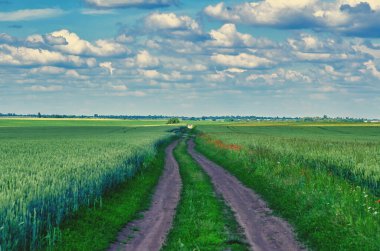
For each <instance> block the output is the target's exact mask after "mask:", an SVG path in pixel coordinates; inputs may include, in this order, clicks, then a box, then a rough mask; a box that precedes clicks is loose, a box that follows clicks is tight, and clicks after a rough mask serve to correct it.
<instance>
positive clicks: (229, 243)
mask: <svg viewBox="0 0 380 251" xmlns="http://www.w3.org/2000/svg"><path fill="white" fill-rule="evenodd" d="M174 154H175V157H176V159H177V161H178V164H179V166H180V174H181V178H182V182H183V187H182V193H181V200H180V203H179V206H178V208H177V213H176V216H175V219H174V225H173V228H172V230H171V231H170V233H169V236H168V239H167V241H166V244H165V246H164V248H163V250H165V251H167V250H175V251H177V250H213V251H214V250H229V249H232V250H246V249H247V247H246V245H245V244H244V243H243V242H242V241H241V240H242V237H241V234H240V230H239V229H238V225H237V223H236V222H235V220H234V217H233V214H232V212H231V211H230V210H229V208H228V207H227V206H226V205H225V204H224V202H223V201H222V200H221V199H220V198H218V197H217V196H216V195H215V193H214V190H213V186H212V184H211V181H210V178H209V177H208V176H207V175H206V174H205V173H204V172H203V171H202V169H201V168H200V167H199V166H198V165H197V164H196V163H195V161H194V160H193V159H192V158H191V157H190V155H188V153H187V150H186V144H185V143H184V142H181V143H180V144H179V146H178V147H177V149H176V150H175V152H174Z"/></svg>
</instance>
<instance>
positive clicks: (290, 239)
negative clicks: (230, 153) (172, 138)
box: [188, 140, 306, 251]
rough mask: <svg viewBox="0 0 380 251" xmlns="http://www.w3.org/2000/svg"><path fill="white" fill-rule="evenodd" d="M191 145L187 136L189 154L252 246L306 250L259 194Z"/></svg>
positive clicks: (262, 250)
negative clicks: (206, 176)
mask: <svg viewBox="0 0 380 251" xmlns="http://www.w3.org/2000/svg"><path fill="white" fill-rule="evenodd" d="M194 146H195V143H194V141H193V140H190V141H189V144H188V152H189V154H190V155H191V156H192V157H193V158H194V159H195V160H196V161H197V162H198V164H199V165H200V166H201V167H202V168H203V169H204V170H205V171H206V173H207V174H208V175H209V176H210V177H211V180H212V183H213V185H214V187H215V190H216V192H217V193H219V194H221V195H222V197H223V198H224V200H225V201H226V202H227V204H228V205H229V206H230V207H231V209H232V210H233V212H234V213H235V217H236V220H237V221H238V223H239V225H240V226H241V227H242V228H243V229H244V233H245V236H246V239H247V241H248V243H249V244H250V246H251V248H252V249H253V250H255V251H272V250H284V251H289V250H292V251H293V250H306V249H305V248H304V247H303V246H302V245H301V244H300V243H299V242H298V241H297V240H296V238H295V234H294V232H293V230H292V227H291V226H290V225H289V224H288V223H287V222H286V221H284V220H283V219H281V218H279V217H275V216H273V215H272V211H271V209H270V208H269V207H268V206H267V204H266V202H265V201H264V200H262V199H261V198H260V196H259V195H257V194H256V193H255V192H253V191H252V190H251V189H249V188H247V187H245V186H244V185H243V184H242V183H241V182H240V181H239V180H238V179H237V178H235V177H234V176H232V175H231V174H229V173H228V172H227V171H226V170H224V169H223V168H222V167H220V166H218V165H216V164H215V163H214V162H212V161H210V160H208V159H207V158H206V157H205V156H203V155H202V154H200V153H198V152H196V151H195V149H194Z"/></svg>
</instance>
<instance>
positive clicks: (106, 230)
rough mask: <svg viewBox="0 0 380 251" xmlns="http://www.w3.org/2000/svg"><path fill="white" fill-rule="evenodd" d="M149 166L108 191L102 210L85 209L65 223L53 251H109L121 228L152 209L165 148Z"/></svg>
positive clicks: (162, 166) (161, 148) (52, 248)
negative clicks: (144, 211) (149, 207)
mask: <svg viewBox="0 0 380 251" xmlns="http://www.w3.org/2000/svg"><path fill="white" fill-rule="evenodd" d="M167 145H168V143H166V144H162V145H161V146H160V147H159V149H158V154H157V155H156V157H155V158H154V159H152V160H151V161H149V162H148V164H147V165H146V166H145V167H142V168H141V170H140V171H139V172H138V173H137V174H136V175H135V177H134V178H132V179H131V180H128V181H127V182H125V183H124V184H122V185H120V186H119V187H117V188H116V189H114V190H112V191H110V192H108V193H107V194H106V195H105V196H104V198H103V200H102V203H101V207H93V208H85V207H83V208H81V209H80V210H79V211H78V213H77V214H75V216H74V217H72V218H70V219H68V220H67V221H66V222H64V223H63V225H62V227H61V231H60V238H59V239H60V240H59V241H58V242H57V243H56V244H55V246H51V247H49V248H48V249H50V250H67V251H75V250H91V251H94V250H106V249H107V247H109V245H110V243H112V242H113V241H114V240H115V238H116V236H117V234H118V232H119V231H120V229H121V228H122V227H123V226H125V224H126V223H127V222H129V221H132V220H134V219H136V218H137V217H139V212H141V211H142V210H144V209H146V208H148V206H149V204H150V200H151V194H152V192H153V190H154V188H155V186H156V184H157V182H158V180H159V177H160V176H161V173H162V171H163V168H164V159H165V148H166V146H167Z"/></svg>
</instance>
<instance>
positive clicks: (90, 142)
mask: <svg viewBox="0 0 380 251" xmlns="http://www.w3.org/2000/svg"><path fill="white" fill-rule="evenodd" d="M164 124H165V122H164V121H123V120H114V121H111V120H104V121H102V120H9V119H5V120H0V173H1V175H0V222H1V225H0V250H16V249H28V250H29V249H39V247H40V246H41V244H43V243H45V244H46V243H49V242H53V241H54V239H55V238H56V237H55V233H56V231H57V226H59V224H60V223H61V222H62V220H63V219H64V218H65V217H66V216H68V215H70V214H72V213H73V212H75V211H77V210H78V208H79V207H80V206H82V205H84V206H89V205H94V204H100V205H101V196H102V194H103V193H104V192H105V191H107V190H108V189H110V188H112V187H114V186H116V185H118V184H120V183H121V182H123V181H125V180H127V179H128V178H130V177H132V176H133V175H134V173H135V171H136V169H137V168H138V167H140V166H141V165H143V164H144V163H145V161H146V160H148V159H150V158H151V157H152V156H153V155H154V154H155V153H156V144H157V143H158V142H159V141H160V140H162V139H164V138H167V137H168V136H169V135H170V133H169V132H168V130H170V129H171V127H168V126H157V125H164ZM41 237H42V238H41Z"/></svg>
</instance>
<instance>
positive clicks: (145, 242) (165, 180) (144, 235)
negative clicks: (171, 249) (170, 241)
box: [108, 141, 182, 251]
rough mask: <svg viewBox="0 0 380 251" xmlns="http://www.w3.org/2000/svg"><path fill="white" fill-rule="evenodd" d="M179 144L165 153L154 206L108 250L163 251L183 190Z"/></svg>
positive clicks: (168, 148)
mask: <svg viewBox="0 0 380 251" xmlns="http://www.w3.org/2000/svg"><path fill="white" fill-rule="evenodd" d="M177 144H178V141H175V142H173V143H171V144H170V145H169V146H168V147H167V148H166V150H165V153H166V157H165V169H164V172H163V174H162V176H161V177H160V180H159V182H158V185H157V187H156V190H155V192H154V195H153V199H152V204H151V207H150V208H149V209H148V211H146V212H144V213H143V217H142V218H141V219H138V220H135V221H133V222H130V223H129V224H127V225H126V226H125V228H123V229H122V230H121V231H120V232H119V235H118V237H117V241H116V242H115V243H113V244H112V245H111V246H110V247H109V249H108V250H109V251H116V250H133V251H135V250H149V251H155V250H160V249H161V247H162V245H163V243H164V241H165V239H166V236H167V234H168V232H169V230H170V228H171V226H172V223H173V218H174V215H175V210H176V207H177V205H178V202H179V198H180V192H181V188H182V182H181V177H180V174H179V169H178V163H177V161H176V160H175V158H174V155H173V150H174V148H175V147H176V146H177Z"/></svg>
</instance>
